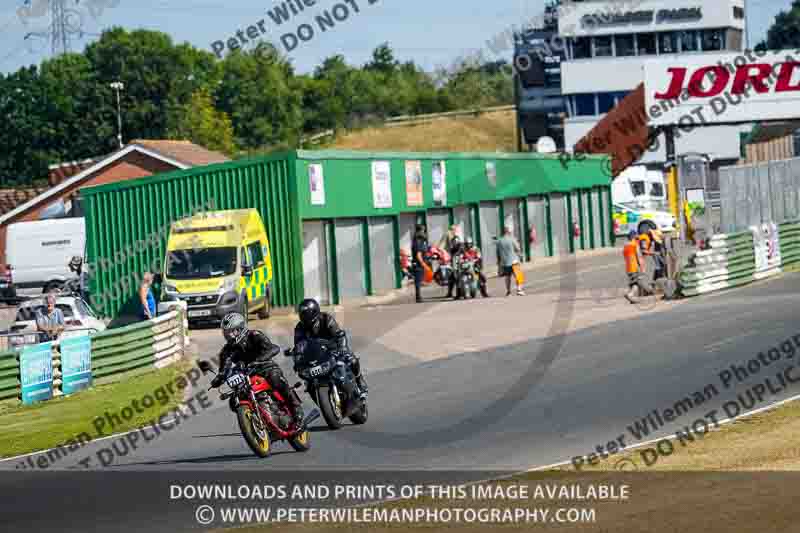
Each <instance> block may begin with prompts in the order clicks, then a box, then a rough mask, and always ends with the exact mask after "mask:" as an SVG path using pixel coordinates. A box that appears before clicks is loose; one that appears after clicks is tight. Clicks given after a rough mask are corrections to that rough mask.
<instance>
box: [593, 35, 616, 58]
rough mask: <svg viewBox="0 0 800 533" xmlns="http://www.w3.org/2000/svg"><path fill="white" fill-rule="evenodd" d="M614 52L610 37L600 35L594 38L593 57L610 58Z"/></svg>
mask: <svg viewBox="0 0 800 533" xmlns="http://www.w3.org/2000/svg"><path fill="white" fill-rule="evenodd" d="M613 55H614V52H613V49H612V48H611V36H610V35H602V36H600V37H595V38H594V56H595V57H610V56H613Z"/></svg>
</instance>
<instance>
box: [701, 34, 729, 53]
mask: <svg viewBox="0 0 800 533" xmlns="http://www.w3.org/2000/svg"><path fill="white" fill-rule="evenodd" d="M702 37H703V52H716V51H719V50H725V33H724V32H723V31H722V30H705V31H703V36H702Z"/></svg>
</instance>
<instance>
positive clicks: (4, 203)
mask: <svg viewBox="0 0 800 533" xmlns="http://www.w3.org/2000/svg"><path fill="white" fill-rule="evenodd" d="M46 190H47V187H35V188H30V189H0V216H2V215H4V214H6V213H8V212H9V211H11V210H13V209H14V208H15V207H17V206H18V205H21V204H24V203H25V202H28V201H29V200H31V199H33V198H36V197H37V196H39V195H40V194H42V193H43V192H45V191H46Z"/></svg>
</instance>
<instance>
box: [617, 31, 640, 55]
mask: <svg viewBox="0 0 800 533" xmlns="http://www.w3.org/2000/svg"><path fill="white" fill-rule="evenodd" d="M614 45H615V46H616V48H617V56H618V57H626V56H635V55H636V45H635V44H634V38H633V35H630V34H629V35H615V36H614Z"/></svg>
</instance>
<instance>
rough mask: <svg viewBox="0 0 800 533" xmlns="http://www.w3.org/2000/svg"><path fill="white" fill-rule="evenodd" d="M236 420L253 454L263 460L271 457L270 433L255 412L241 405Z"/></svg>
mask: <svg viewBox="0 0 800 533" xmlns="http://www.w3.org/2000/svg"><path fill="white" fill-rule="evenodd" d="M236 419H237V420H238V422H239V429H240V430H241V432H242V436H243V437H244V440H245V442H246V443H247V445H248V446H250V449H251V450H253V453H255V454H256V455H257V456H259V457H262V458H264V457H269V454H270V451H271V449H270V448H271V446H270V441H269V432H268V431H267V428H265V427H264V426H263V424H262V422H261V420H260V419H259V418H258V417H257V416H256V415H255V413H253V410H252V409H250V407H247V406H245V405H240V406H239V408H238V409H237V410H236Z"/></svg>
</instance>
